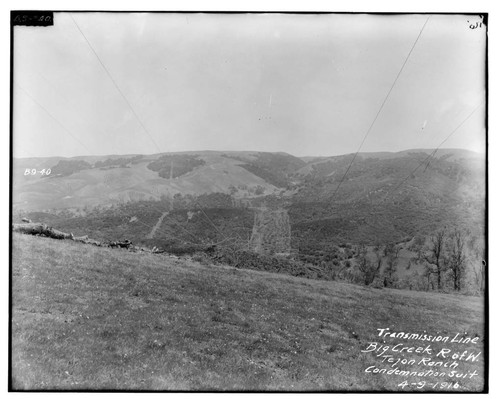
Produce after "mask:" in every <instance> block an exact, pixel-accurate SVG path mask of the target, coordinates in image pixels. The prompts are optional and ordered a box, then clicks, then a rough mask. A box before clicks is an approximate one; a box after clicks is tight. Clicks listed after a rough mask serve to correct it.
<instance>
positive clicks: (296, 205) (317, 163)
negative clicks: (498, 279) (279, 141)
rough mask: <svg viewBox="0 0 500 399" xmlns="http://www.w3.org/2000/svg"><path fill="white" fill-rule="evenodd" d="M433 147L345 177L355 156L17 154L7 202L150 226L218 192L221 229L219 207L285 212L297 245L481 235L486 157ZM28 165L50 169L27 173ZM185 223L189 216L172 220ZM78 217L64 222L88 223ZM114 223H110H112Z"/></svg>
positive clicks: (361, 158) (359, 162) (19, 208)
mask: <svg viewBox="0 0 500 399" xmlns="http://www.w3.org/2000/svg"><path fill="white" fill-rule="evenodd" d="M430 153H431V151H430V150H409V151H403V152H398V153H387V152H385V153H360V154H359V155H358V156H357V157H356V160H355V161H354V162H353V163H352V165H351V168H350V170H349V172H348V174H347V175H346V177H345V179H343V176H344V174H345V171H346V170H347V168H348V167H349V164H350V163H351V160H352V156H353V155H352V154H350V155H343V156H335V157H321V158H314V157H312V158H311V157H309V158H306V159H305V160H304V159H300V158H297V157H294V156H291V155H288V154H284V153H262V152H217V151H206V152H191V153H177V154H159V155H148V156H140V155H139V156H138V155H131V156H129V157H125V156H110V157H78V158H75V159H59V158H57V159H56V158H47V159H21V160H15V162H14V169H13V173H14V190H13V199H14V201H13V206H14V211H15V214H16V215H23V214H31V213H33V212H34V213H35V214H36V213H38V214H40V212H43V214H44V215H46V217H48V218H50V217H51V215H52V216H53V215H56V214H59V215H61V214H62V215H63V216H64V218H65V219H66V220H68V219H71V218H73V217H80V218H84V217H87V218H101V217H103V215H102V212H105V213H106V215H110V214H113V215H114V216H116V217H122V218H125V219H126V218H127V217H128V218H129V219H130V218H132V217H136V218H138V220H139V223H141V222H142V223H145V224H147V225H151V224H154V223H155V220H157V219H158V218H159V216H160V215H161V214H162V212H165V211H167V210H175V209H178V210H185V211H186V212H187V211H190V212H193V211H197V212H199V208H200V201H203V200H202V198H203V196H207V195H213V194H219V195H222V196H226V197H225V198H226V199H225V200H224V201H222V202H219V203H213V202H210V201H209V202H208V203H206V204H201V207H202V208H205V209H210V210H209V212H211V213H212V214H213V215H212V218H213V220H214V223H215V224H217V225H218V226H219V227H220V228H221V229H225V228H229V232H228V233H229V234H231V228H230V227H229V225H228V223H227V222H223V221H222V222H220V223H219V221H218V219H219V216H218V213H220V212H221V211H220V210H221V209H232V211H231V212H233V213H234V214H238V215H240V216H241V217H243V214H245V213H248V212H249V211H246V210H245V209H253V208H276V209H285V210H286V211H287V212H288V214H289V216H290V223H291V226H292V244H293V245H292V246H293V247H294V248H296V249H297V248H299V247H304V246H310V245H311V244H312V243H315V245H316V244H318V243H319V244H320V245H327V244H328V242H332V241H333V242H335V243H337V244H338V243H346V242H353V243H372V244H374V243H377V242H381V243H386V242H397V241H401V240H405V239H408V238H411V237H413V236H415V235H417V234H428V233H430V232H432V231H435V230H436V229H437V228H439V227H444V226H448V227H458V228H463V227H468V228H474V229H476V233H477V234H479V233H480V230H481V228H482V227H481V226H483V225H484V222H485V221H484V214H485V162H484V158H483V157H481V156H479V155H478V154H475V153H473V152H470V151H465V150H449V149H447V150H439V151H437V152H436V153H435V154H434V155H433V156H432V157H429V154H430ZM306 161H307V162H306ZM32 168H37V169H38V170H40V169H42V168H45V169H48V168H52V171H53V173H51V174H50V175H49V176H47V175H45V176H42V175H40V174H36V175H31V174H28V175H25V171H26V169H32ZM58 171H59V172H60V173H56V172H58ZM342 179H343V180H342ZM341 181H342V184H341V185H340V187H339V184H340V183H341ZM200 198H201V199H200ZM136 207H139V208H140V209H139V208H138V209H135V208H136ZM110 210H111V211H110ZM110 212H111V213H110ZM106 215H104V219H106V218H107V217H108V216H106ZM141 215H143V216H141ZM186 215H187V214H186ZM141 217H142V219H141ZM171 217H173V216H169V217H167V219H165V223H167V222H168V220H169V218H171ZM244 217H245V218H247V216H244ZM34 218H35V219H36V217H34ZM221 218H222V219H227V218H226V217H225V216H221ZM104 219H103V220H104ZM108 219H109V218H108ZM192 220H196V218H194V219H192V218H189V221H192ZM38 221H42V220H38ZM187 221H188V219H187V216H185V217H183V218H180V219H179V220H178V222H179V223H186V222H187ZM79 222H80V221H79ZM79 222H78V223H76V221H74V223H71V222H70V221H68V223H69V224H70V225H71V224H79V225H81V226H84V225H87V224H89V223H90V222H89V223H83V224H80V223H79ZM122 222H123V221H122ZM116 223H117V222H111V221H110V227H113V226H114V227H118V225H117V224H116ZM120 224H122V223H120ZM229 224H230V223H229ZM91 225H92V223H90V224H89V226H88V227H89V228H90V227H91ZM60 227H64V226H60ZM184 227H186V226H184ZM200 229H201V226H198V227H196V228H194V229H193V232H194V234H196V235H199V236H200V237H201V238H202V239H203V238H204V237H205V235H206V234H208V232H206V233H204V232H203V231H205V229H201V230H200ZM244 229H247V230H248V229H249V227H248V225H247V224H245V225H244ZM242 231H243V230H242ZM177 233H178V234H181V235H182V234H184V233H182V232H181V231H177ZM211 234H212V235H213V234H214V232H213V231H212V233H211ZM245 234H246V235H247V236H248V234H249V232H248V231H245ZM133 238H135V237H132V239H133Z"/></svg>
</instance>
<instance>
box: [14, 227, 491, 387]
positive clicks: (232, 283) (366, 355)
mask: <svg viewBox="0 0 500 399" xmlns="http://www.w3.org/2000/svg"><path fill="white" fill-rule="evenodd" d="M12 258H13V267H12V277H13V280H12V281H13V286H12V337H11V345H12V364H11V367H12V369H11V381H10V384H11V388H12V389H15V390H61V389H62V390H76V391H81V390H95V389H99V390H153V391H154V390H203V391H227V390H230V391H231V390H233V391H234V390H238V391H398V392H409V391H411V392H418V391H429V390H433V391H447V392H463V391H465V392H480V391H482V390H483V389H484V387H485V385H484V384H485V380H484V378H483V375H484V374H483V373H484V370H485V368H484V367H485V358H484V355H483V354H482V353H483V352H484V348H485V340H484V334H485V328H484V316H483V314H484V300H483V298H474V297H467V296H463V295H444V294H439V293H429V292H425V293H423V292H415V291H403V290H392V289H375V288H370V287H362V286H355V285H351V284H344V283H340V282H336V281H317V280H305V279H301V278H296V277H291V276H284V275H280V274H272V273H266V272H262V271H254V270H242V269H236V268H233V267H228V266H224V265H215V264H211V263H207V262H205V261H203V262H201V263H200V261H198V260H195V259H191V258H176V257H170V256H164V255H155V254H151V253H149V254H148V253H131V252H128V251H126V250H120V249H116V250H112V249H109V248H97V247H92V246H87V245H83V244H79V243H77V242H73V241H57V240H52V239H49V238H43V237H34V236H26V235H19V234H14V235H13V250H12ZM374 304H376V306H374ZM383 328H390V330H392V331H404V332H410V333H416V334H428V335H430V336H451V337H453V336H454V335H455V334H457V333H458V334H461V336H467V337H471V338H474V339H476V340H477V343H471V342H469V343H467V344H463V343H451V342H448V343H446V344H445V345H443V343H442V342H439V341H433V342H424V341H415V340H413V341H412V340H408V341H405V340H401V339H400V340H398V339H394V338H381V337H380V336H379V331H378V329H383ZM372 342H375V343H378V344H380V345H381V346H382V345H383V344H387V345H391V347H392V346H394V345H396V344H397V343H402V344H410V345H415V346H417V345H423V346H424V347H425V346H426V345H429V348H430V349H429V350H430V351H432V352H431V353H432V356H427V355H426V354H425V353H418V354H417V353H406V354H402V355H395V356H397V357H399V358H403V359H407V360H408V359H414V360H415V361H418V362H421V361H422V359H424V358H426V357H429V358H432V359H433V360H439V358H438V357H436V354H437V353H439V351H440V349H441V348H443V347H446V348H448V349H450V350H451V351H453V353H455V352H456V353H462V352H463V351H464V350H465V351H468V353H469V354H470V353H473V354H474V355H475V354H477V353H478V352H480V355H479V356H478V357H477V358H476V360H461V361H460V362H458V364H459V365H458V368H457V369H453V370H454V371H455V373H456V372H459V373H461V374H462V373H464V375H467V376H469V375H470V373H473V372H474V370H476V371H477V376H474V377H469V378H466V379H464V378H460V377H459V376H454V375H451V376H450V375H449V374H448V373H449V372H450V370H451V369H450V368H446V367H445V366H443V365H429V364H427V361H424V363H423V364H422V363H420V364H416V363H415V364H414V365H411V364H410V365H398V366H397V367H398V369H400V370H403V371H404V370H409V371H418V372H424V373H428V372H430V373H431V375H430V376H429V375H427V376H426V377H425V378H423V377H421V376H416V375H415V376H409V377H405V376H402V375H387V374H374V373H371V372H367V371H366V370H367V368H368V367H370V366H375V367H378V368H380V369H383V368H385V369H386V370H387V368H389V369H391V366H390V365H388V363H387V362H386V361H385V360H384V357H382V356H377V352H373V351H367V348H368V347H369V345H370V343H372ZM436 371H438V372H439V373H440V372H443V373H445V374H444V376H441V375H440V374H439V373H438V375H434V373H435V372H436ZM405 381H406V382H407V384H406V385H404V382H405ZM422 381H424V382H425V383H424V384H423V385H422V384H421V383H422ZM401 384H403V385H401Z"/></svg>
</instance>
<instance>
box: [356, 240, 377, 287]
mask: <svg viewBox="0 0 500 399" xmlns="http://www.w3.org/2000/svg"><path fill="white" fill-rule="evenodd" d="M376 256H377V261H376V262H375V263H373V262H371V261H370V260H368V250H367V248H366V246H365V245H363V244H362V245H360V246H358V248H357V258H358V269H359V271H360V272H361V275H362V276H363V281H364V283H365V285H370V284H371V283H373V281H374V280H375V278H376V277H377V275H378V273H379V271H380V268H381V266H382V259H383V256H382V254H381V253H380V251H377V252H376Z"/></svg>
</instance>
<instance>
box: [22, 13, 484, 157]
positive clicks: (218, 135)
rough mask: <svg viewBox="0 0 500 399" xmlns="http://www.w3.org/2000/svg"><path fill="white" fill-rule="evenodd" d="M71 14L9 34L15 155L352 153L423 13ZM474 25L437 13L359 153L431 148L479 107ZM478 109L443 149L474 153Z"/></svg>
mask: <svg viewBox="0 0 500 399" xmlns="http://www.w3.org/2000/svg"><path fill="white" fill-rule="evenodd" d="M72 16H73V18H74V20H75V21H76V24H75V22H73V20H72V18H71V17H70V15H69V14H68V13H56V14H55V16H54V21H55V24H54V26H52V27H45V28H41V27H19V26H18V27H15V30H14V61H15V65H14V82H15V85H14V102H13V104H14V156H15V157H30V156H68V157H69V156H76V155H106V154H130V153H142V154H148V153H158V152H170V151H190V150H194V151H199V150H224V151H229V150H257V151H284V152H288V153H290V154H293V155H297V156H305V155H338V154H345V153H353V152H356V150H357V149H358V147H359V145H360V144H361V142H362V140H363V137H364V136H365V134H366V132H367V130H368V128H369V127H370V124H371V123H372V122H373V121H374V119H375V117H376V114H377V112H378V110H379V108H380V106H381V104H382V102H383V101H384V98H385V96H386V95H387V93H388V91H389V89H390V88H391V85H392V84H393V82H394V80H395V79H396V76H397V75H398V72H399V71H400V69H401V67H402V65H403V63H404V61H405V58H406V57H407V55H408V53H409V52H410V49H411V48H412V46H413V44H414V42H415V40H416V38H417V36H418V34H419V32H420V30H421V28H422V26H423V25H424V23H425V20H426V19H427V18H428V15H403V16H396V15H393V16H379V15H364V14H358V15H349V14H345V15H342V14H330V15H321V14H317V15H290V14H222V15H220V14H148V13H143V14H128V13H124V14H114V13H73V14H72ZM477 21H480V19H479V17H477V16H471V15H469V16H464V15H444V16H443V15H432V16H431V18H430V19H429V21H428V23H427V25H426V26H425V28H424V30H423V32H422V35H421V37H420V39H419V40H418V42H417V44H416V46H415V48H414V49H413V51H412V53H411V55H410V58H409V59H408V62H407V63H406V65H405V67H404V69H403V70H402V73H401V75H400V76H399V79H398V80H397V82H396V84H395V86H394V89H393V90H392V92H391V94H390V96H389V98H388V100H387V102H386V104H385V106H384V108H383V109H382V111H381V113H380V116H379V117H378V119H377V120H376V122H375V124H374V126H373V128H372V130H371V132H370V134H369V135H368V137H367V139H366V141H365V142H364V145H363V148H362V150H361V151H363V152H364V151H399V150H405V149H410V148H433V147H436V146H438V145H439V144H440V143H441V142H442V140H443V139H444V138H445V137H446V136H448V135H449V134H450V133H451V132H452V131H453V129H455V128H456V127H457V126H458V125H459V124H460V123H461V122H462V121H463V120H464V119H465V118H466V117H467V116H468V115H469V114H470V113H471V112H472V111H473V110H474V108H475V107H476V106H477V105H478V104H480V103H481V101H482V100H484V96H485V74H484V70H485V36H486V31H485V28H484V26H483V27H482V28H478V29H471V28H470V25H471V24H475V22H477ZM77 25H78V27H79V28H80V30H81V31H82V32H83V34H82V33H81V32H80V30H79V29H78V27H77ZM84 35H85V36H84ZM87 40H88V42H89V43H90V45H89V43H87ZM90 46H92V47H93V49H94V50H95V52H96V53H97V56H98V57H99V58H97V56H96V54H94V52H93V51H92V49H91V47H90ZM101 63H102V64H101ZM103 65H104V67H103ZM104 68H106V69H107V71H108V72H109V74H110V75H111V78H110V76H108V74H107V73H106V70H105V69H104ZM112 79H113V80H114V82H115V83H116V85H117V86H118V88H119V90H120V91H121V92H122V93H123V96H124V97H125V99H126V100H125V99H124V97H122V95H121V94H120V92H119V91H118V89H117V87H116V86H115V84H114V83H113V80H112ZM128 104H130V106H131V107H129V105H128ZM131 108H132V109H133V111H132V110H131ZM484 113H485V107H484V105H483V106H481V107H480V108H479V109H478V110H477V111H476V113H474V114H473V116H472V117H471V118H470V119H469V120H468V121H467V122H466V123H465V124H464V125H463V126H462V127H461V128H460V129H459V130H458V131H457V132H456V133H455V134H454V135H453V136H452V137H451V138H450V139H449V140H448V141H447V142H446V143H445V144H444V145H443V147H444V148H465V149H470V150H473V151H478V152H482V151H483V150H484V141H485V130H484ZM141 123H142V124H143V126H144V127H143V126H141ZM145 129H146V130H147V132H146V131H145Z"/></svg>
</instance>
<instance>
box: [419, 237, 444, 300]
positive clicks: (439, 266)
mask: <svg viewBox="0 0 500 399" xmlns="http://www.w3.org/2000/svg"><path fill="white" fill-rule="evenodd" d="M445 238H446V232H445V230H444V229H441V230H438V231H437V232H436V233H434V234H433V235H431V237H430V240H429V243H428V244H427V245H426V246H424V247H423V248H421V250H420V251H419V261H420V262H422V263H425V265H426V276H427V278H428V281H429V283H430V282H431V281H430V277H431V275H435V276H436V277H437V289H438V290H440V289H441V288H442V276H443V272H444V269H445V265H444V256H445Z"/></svg>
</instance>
